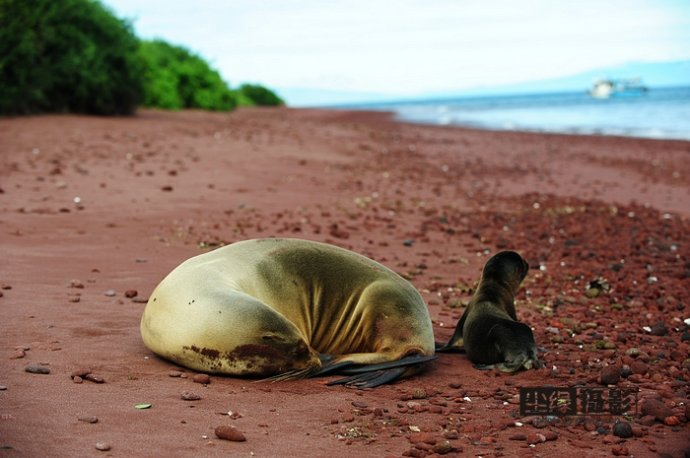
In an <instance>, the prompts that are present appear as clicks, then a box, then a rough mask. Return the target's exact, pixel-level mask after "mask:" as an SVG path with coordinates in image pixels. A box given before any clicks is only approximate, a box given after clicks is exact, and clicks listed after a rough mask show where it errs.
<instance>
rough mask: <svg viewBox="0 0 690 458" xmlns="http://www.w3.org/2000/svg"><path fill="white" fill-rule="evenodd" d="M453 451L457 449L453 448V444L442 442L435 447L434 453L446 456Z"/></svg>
mask: <svg viewBox="0 0 690 458" xmlns="http://www.w3.org/2000/svg"><path fill="white" fill-rule="evenodd" d="M453 450H455V447H453V444H451V443H450V442H449V441H440V442H438V443H437V444H436V445H434V448H433V451H434V453H438V454H439V455H445V454H447V453H450V452H452V451H453Z"/></svg>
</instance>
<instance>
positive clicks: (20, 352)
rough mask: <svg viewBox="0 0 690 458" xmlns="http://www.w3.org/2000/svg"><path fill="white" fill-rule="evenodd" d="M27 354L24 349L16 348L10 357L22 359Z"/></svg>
mask: <svg viewBox="0 0 690 458" xmlns="http://www.w3.org/2000/svg"><path fill="white" fill-rule="evenodd" d="M25 356H26V353H25V352H24V350H15V351H14V353H12V356H10V359H22V358H23V357H25Z"/></svg>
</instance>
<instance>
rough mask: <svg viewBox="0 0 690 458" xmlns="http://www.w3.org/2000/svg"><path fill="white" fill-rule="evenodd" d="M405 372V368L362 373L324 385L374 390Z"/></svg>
mask: <svg viewBox="0 0 690 458" xmlns="http://www.w3.org/2000/svg"><path fill="white" fill-rule="evenodd" d="M406 370H407V369H406V368H405V367H393V368H391V369H382V370H375V371H372V372H363V373H360V374H356V375H351V376H349V377H345V378H341V379H338V380H333V381H330V382H328V383H326V385H328V386H332V385H345V386H351V387H354V388H359V389H360V390H362V389H365V388H376V387H377V386H380V385H385V384H386V383H390V382H393V381H395V380H397V379H399V378H400V377H401V376H402V375H403V374H404V373H405V371H406Z"/></svg>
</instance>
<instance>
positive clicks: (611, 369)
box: [599, 365, 621, 385]
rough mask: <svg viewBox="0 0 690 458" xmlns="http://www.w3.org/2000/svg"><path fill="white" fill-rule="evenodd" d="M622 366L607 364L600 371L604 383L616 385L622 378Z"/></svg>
mask: <svg viewBox="0 0 690 458" xmlns="http://www.w3.org/2000/svg"><path fill="white" fill-rule="evenodd" d="M620 373H621V368H620V366H615V365H612V366H606V367H604V368H603V369H602V370H601V372H600V373H599V377H600V379H601V384H602V385H615V384H616V383H618V381H619V380H620Z"/></svg>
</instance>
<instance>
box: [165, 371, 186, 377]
mask: <svg viewBox="0 0 690 458" xmlns="http://www.w3.org/2000/svg"><path fill="white" fill-rule="evenodd" d="M182 374H183V373H182V372H181V371H175V370H172V371H170V372H168V377H181V376H182Z"/></svg>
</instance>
